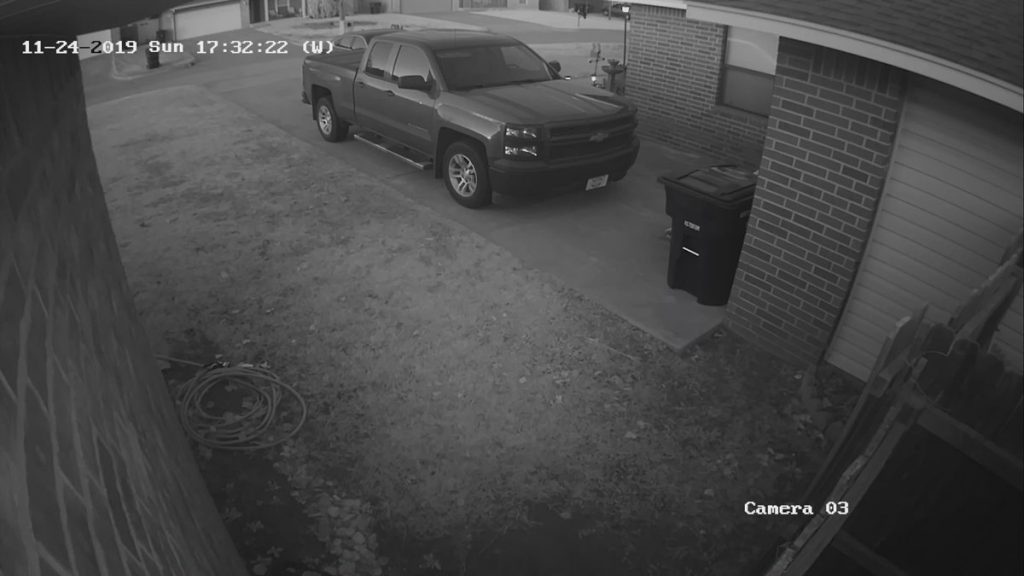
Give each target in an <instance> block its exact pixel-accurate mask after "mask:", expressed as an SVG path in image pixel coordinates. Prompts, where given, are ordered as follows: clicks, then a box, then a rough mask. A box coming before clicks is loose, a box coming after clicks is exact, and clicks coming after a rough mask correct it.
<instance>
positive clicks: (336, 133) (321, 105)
mask: <svg viewBox="0 0 1024 576" xmlns="http://www.w3.org/2000/svg"><path fill="white" fill-rule="evenodd" d="M313 118H314V120H315V121H316V128H317V131H318V132H320V137H321V138H323V139H324V140H327V141H328V142H340V141H342V140H344V139H345V138H346V137H348V122H345V121H344V120H341V119H339V118H338V115H337V114H335V113H334V104H332V103H331V97H330V96H321V97H320V98H319V99H318V100H317V101H316V105H315V106H314V107H313Z"/></svg>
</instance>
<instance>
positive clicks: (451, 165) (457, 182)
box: [442, 141, 491, 208]
mask: <svg viewBox="0 0 1024 576" xmlns="http://www.w3.org/2000/svg"><path fill="white" fill-rule="evenodd" d="M443 162H444V164H443V166H442V167H443V170H442V172H443V176H444V184H445V186H447V187H448V193H449V194H451V195H452V198H453V199H454V200H455V201H456V202H458V203H459V204H461V205H463V206H465V207H466V208H483V207H484V206H488V205H490V203H491V180H490V178H488V175H487V160H485V159H484V155H483V154H482V153H481V152H480V149H479V147H478V146H474V145H473V144H471V143H469V142H465V141H457V142H452V143H451V145H449V146H448V148H447V149H446V150H445V151H444V160H443Z"/></svg>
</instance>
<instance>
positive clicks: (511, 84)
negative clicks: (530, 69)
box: [491, 78, 545, 86]
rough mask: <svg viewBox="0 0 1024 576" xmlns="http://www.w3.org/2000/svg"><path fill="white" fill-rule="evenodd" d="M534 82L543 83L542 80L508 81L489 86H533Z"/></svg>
mask: <svg viewBox="0 0 1024 576" xmlns="http://www.w3.org/2000/svg"><path fill="white" fill-rule="evenodd" d="M536 82H545V80H544V79H542V78H534V79H531V80H509V81H508V82H499V83H497V84H491V86H513V85H515V84H533V83H536Z"/></svg>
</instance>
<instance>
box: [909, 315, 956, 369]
mask: <svg viewBox="0 0 1024 576" xmlns="http://www.w3.org/2000/svg"><path fill="white" fill-rule="evenodd" d="M955 336H956V333H955V332H953V329H952V328H950V327H949V326H943V325H942V324H934V325H932V327H931V330H929V331H928V334H927V335H926V336H925V339H924V344H923V345H922V346H921V356H920V358H918V360H917V361H916V362H915V366H914V373H913V375H912V376H911V378H912V379H913V380H914V381H922V380H924V381H930V380H933V379H935V378H937V377H939V376H940V375H941V372H942V369H943V367H942V365H940V363H939V362H937V361H936V360H939V359H942V358H944V357H945V356H946V355H947V354H948V353H949V351H950V348H952V346H953V340H954V337H955Z"/></svg>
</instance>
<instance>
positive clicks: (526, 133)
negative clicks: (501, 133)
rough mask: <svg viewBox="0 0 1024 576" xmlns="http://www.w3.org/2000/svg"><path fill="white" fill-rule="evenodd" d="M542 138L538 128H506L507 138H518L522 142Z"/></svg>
mask: <svg viewBox="0 0 1024 576" xmlns="http://www.w3.org/2000/svg"><path fill="white" fill-rule="evenodd" d="M538 136H540V130H539V129H538V128H537V127H536V126H506V127H505V138H518V139H520V140H536V139H537V137H538Z"/></svg>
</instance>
